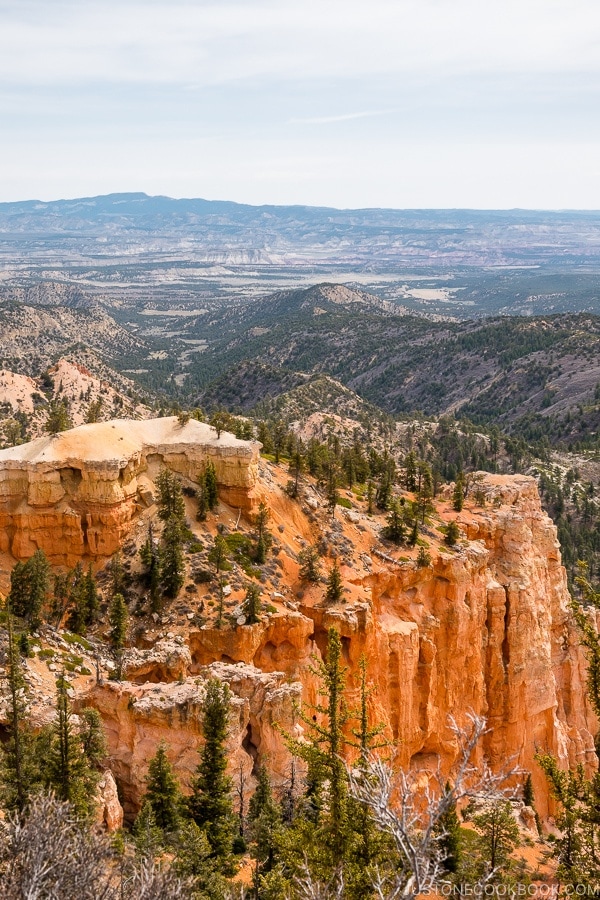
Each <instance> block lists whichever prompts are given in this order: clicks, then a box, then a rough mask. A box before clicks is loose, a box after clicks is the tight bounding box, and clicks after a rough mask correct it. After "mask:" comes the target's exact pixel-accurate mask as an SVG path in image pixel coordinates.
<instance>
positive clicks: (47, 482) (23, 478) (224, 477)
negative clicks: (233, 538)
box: [0, 417, 260, 565]
mask: <svg viewBox="0 0 600 900" xmlns="http://www.w3.org/2000/svg"><path fill="white" fill-rule="evenodd" d="M259 447H260V445H259V444H257V443H256V442H254V441H240V440H238V439H237V438H235V437H233V435H230V434H227V433H225V432H222V433H221V435H220V437H217V432H216V431H215V429H214V428H211V427H210V426H209V425H206V424H204V423H201V422H196V421H195V420H193V419H192V420H190V421H189V422H187V423H186V424H185V425H183V426H182V425H180V424H179V422H178V420H177V418H175V417H169V418H161V419H148V420H142V421H131V420H120V419H117V420H113V421H110V422H101V423H97V424H93V425H81V426H79V427H78V428H74V429H72V430H71V431H67V432H64V433H62V434H58V435H54V436H48V437H43V438H38V439H37V440H35V441H32V442H31V443H29V444H23V445H21V446H18V447H10V448H8V449H6V450H1V451H0V550H2V551H9V552H10V553H11V554H12V555H13V556H14V557H15V558H16V559H25V558H27V557H29V556H32V555H33V553H35V551H36V550H37V549H38V548H41V549H42V550H44V552H45V553H46V555H47V556H48V558H49V559H50V561H51V562H52V563H54V564H64V565H73V564H74V563H75V562H77V561H78V560H79V559H80V558H81V557H82V556H89V557H92V558H94V557H107V556H110V555H112V554H113V553H116V552H117V550H119V548H120V546H121V545H122V544H123V541H124V540H125V539H126V537H127V535H128V534H129V532H130V530H131V527H132V523H133V521H134V520H135V518H136V516H137V515H138V513H139V512H140V511H141V510H143V509H144V508H146V507H147V506H149V505H150V504H151V503H152V502H153V500H154V485H153V481H154V479H155V478H156V475H157V474H158V472H159V470H160V469H161V467H163V466H165V467H167V468H169V469H171V470H172V471H174V472H178V473H180V474H181V475H182V476H183V477H184V479H187V480H188V481H190V482H192V483H194V482H197V481H198V478H199V476H200V475H201V474H202V472H203V471H204V469H205V468H206V465H207V463H208V461H209V460H210V461H211V462H213V464H214V466H215V470H216V475H217V482H218V488H219V496H220V497H221V499H223V500H224V501H225V502H226V503H229V504H230V505H232V506H234V507H237V508H240V509H242V510H246V511H251V510H252V509H253V508H254V506H255V503H256V500H257V479H258V452H259Z"/></svg>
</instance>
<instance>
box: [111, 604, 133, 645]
mask: <svg viewBox="0 0 600 900" xmlns="http://www.w3.org/2000/svg"><path fill="white" fill-rule="evenodd" d="M128 616H129V614H128V611H127V606H126V604H125V600H124V598H123V594H115V595H114V597H113V598H112V600H111V602H110V607H109V610H108V621H109V624H110V633H109V640H110V645H111V647H112V648H113V650H117V651H118V650H122V649H123V647H124V646H125V638H126V637H127V619H128Z"/></svg>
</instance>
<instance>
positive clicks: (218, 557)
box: [208, 534, 229, 575]
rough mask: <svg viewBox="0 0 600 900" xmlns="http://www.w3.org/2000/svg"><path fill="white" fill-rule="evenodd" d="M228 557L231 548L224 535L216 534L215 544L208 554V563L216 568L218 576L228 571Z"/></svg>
mask: <svg viewBox="0 0 600 900" xmlns="http://www.w3.org/2000/svg"><path fill="white" fill-rule="evenodd" d="M228 556H229V547H228V546H227V541H226V540H225V538H224V537H223V535H222V534H215V540H214V543H213V545H212V547H211V549H210V551H209V554H208V561H209V563H212V565H213V566H214V567H215V572H216V574H217V575H218V574H219V572H221V571H227V569H228V568H229V564H228V562H227V557H228Z"/></svg>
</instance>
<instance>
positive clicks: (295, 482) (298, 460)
mask: <svg viewBox="0 0 600 900" xmlns="http://www.w3.org/2000/svg"><path fill="white" fill-rule="evenodd" d="M304 467H305V463H304V456H303V455H302V449H301V446H300V445H298V446H297V447H296V450H295V451H294V454H293V456H292V461H291V463H290V475H291V480H290V481H289V482H288V486H287V492H288V494H289V495H290V497H293V498H294V499H296V498H297V497H298V494H299V492H300V478H301V476H302V473H303V472H304Z"/></svg>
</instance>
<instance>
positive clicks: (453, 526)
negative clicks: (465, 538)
mask: <svg viewBox="0 0 600 900" xmlns="http://www.w3.org/2000/svg"><path fill="white" fill-rule="evenodd" d="M459 537H460V528H459V527H458V525H457V523H456V522H455V521H454V519H453V520H452V521H451V522H448V524H447V525H446V536H445V538H444V543H445V544H447V545H448V546H449V547H454V545H455V544H456V542H457V540H458V539H459Z"/></svg>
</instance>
